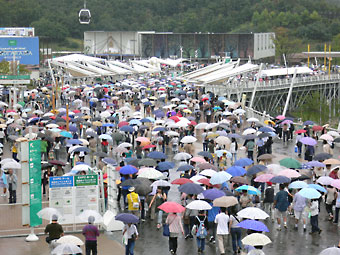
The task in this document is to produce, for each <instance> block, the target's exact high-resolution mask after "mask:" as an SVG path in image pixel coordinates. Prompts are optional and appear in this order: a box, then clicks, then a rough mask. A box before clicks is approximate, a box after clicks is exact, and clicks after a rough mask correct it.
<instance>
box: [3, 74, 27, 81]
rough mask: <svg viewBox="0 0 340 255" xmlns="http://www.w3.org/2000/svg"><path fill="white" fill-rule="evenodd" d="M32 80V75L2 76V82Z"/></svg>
mask: <svg viewBox="0 0 340 255" xmlns="http://www.w3.org/2000/svg"><path fill="white" fill-rule="evenodd" d="M29 79H31V76H30V75H1V74H0V80H29Z"/></svg>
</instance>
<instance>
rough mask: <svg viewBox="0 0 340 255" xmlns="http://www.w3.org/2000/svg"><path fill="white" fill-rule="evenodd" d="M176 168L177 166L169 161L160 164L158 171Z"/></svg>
mask: <svg viewBox="0 0 340 255" xmlns="http://www.w3.org/2000/svg"><path fill="white" fill-rule="evenodd" d="M174 167H175V164H174V163H172V162H169V161H164V162H159V163H158V165H157V167H156V169H157V170H159V171H166V170H169V169H172V168H174Z"/></svg>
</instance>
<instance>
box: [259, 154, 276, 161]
mask: <svg viewBox="0 0 340 255" xmlns="http://www.w3.org/2000/svg"><path fill="white" fill-rule="evenodd" d="M273 158H275V156H274V155H272V154H262V155H261V156H259V157H258V158H257V159H258V160H271V159H273Z"/></svg>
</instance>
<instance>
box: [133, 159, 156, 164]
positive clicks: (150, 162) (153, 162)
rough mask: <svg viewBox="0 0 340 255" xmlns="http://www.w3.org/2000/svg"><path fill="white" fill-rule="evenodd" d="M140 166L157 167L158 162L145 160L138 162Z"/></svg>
mask: <svg viewBox="0 0 340 255" xmlns="http://www.w3.org/2000/svg"><path fill="white" fill-rule="evenodd" d="M138 164H139V165H140V166H157V162H156V161H155V160H153V159H151V158H144V159H141V160H139V161H138Z"/></svg>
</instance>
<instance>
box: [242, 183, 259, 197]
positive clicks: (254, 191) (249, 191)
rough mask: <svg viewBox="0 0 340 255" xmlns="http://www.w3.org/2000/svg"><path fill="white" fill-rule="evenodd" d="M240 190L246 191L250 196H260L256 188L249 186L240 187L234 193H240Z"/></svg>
mask: <svg viewBox="0 0 340 255" xmlns="http://www.w3.org/2000/svg"><path fill="white" fill-rule="evenodd" d="M241 190H246V191H248V193H249V194H250V195H260V194H261V192H260V191H259V190H258V189H257V188H255V187H253V186H249V185H242V186H241V187H238V188H237V189H236V191H241Z"/></svg>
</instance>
